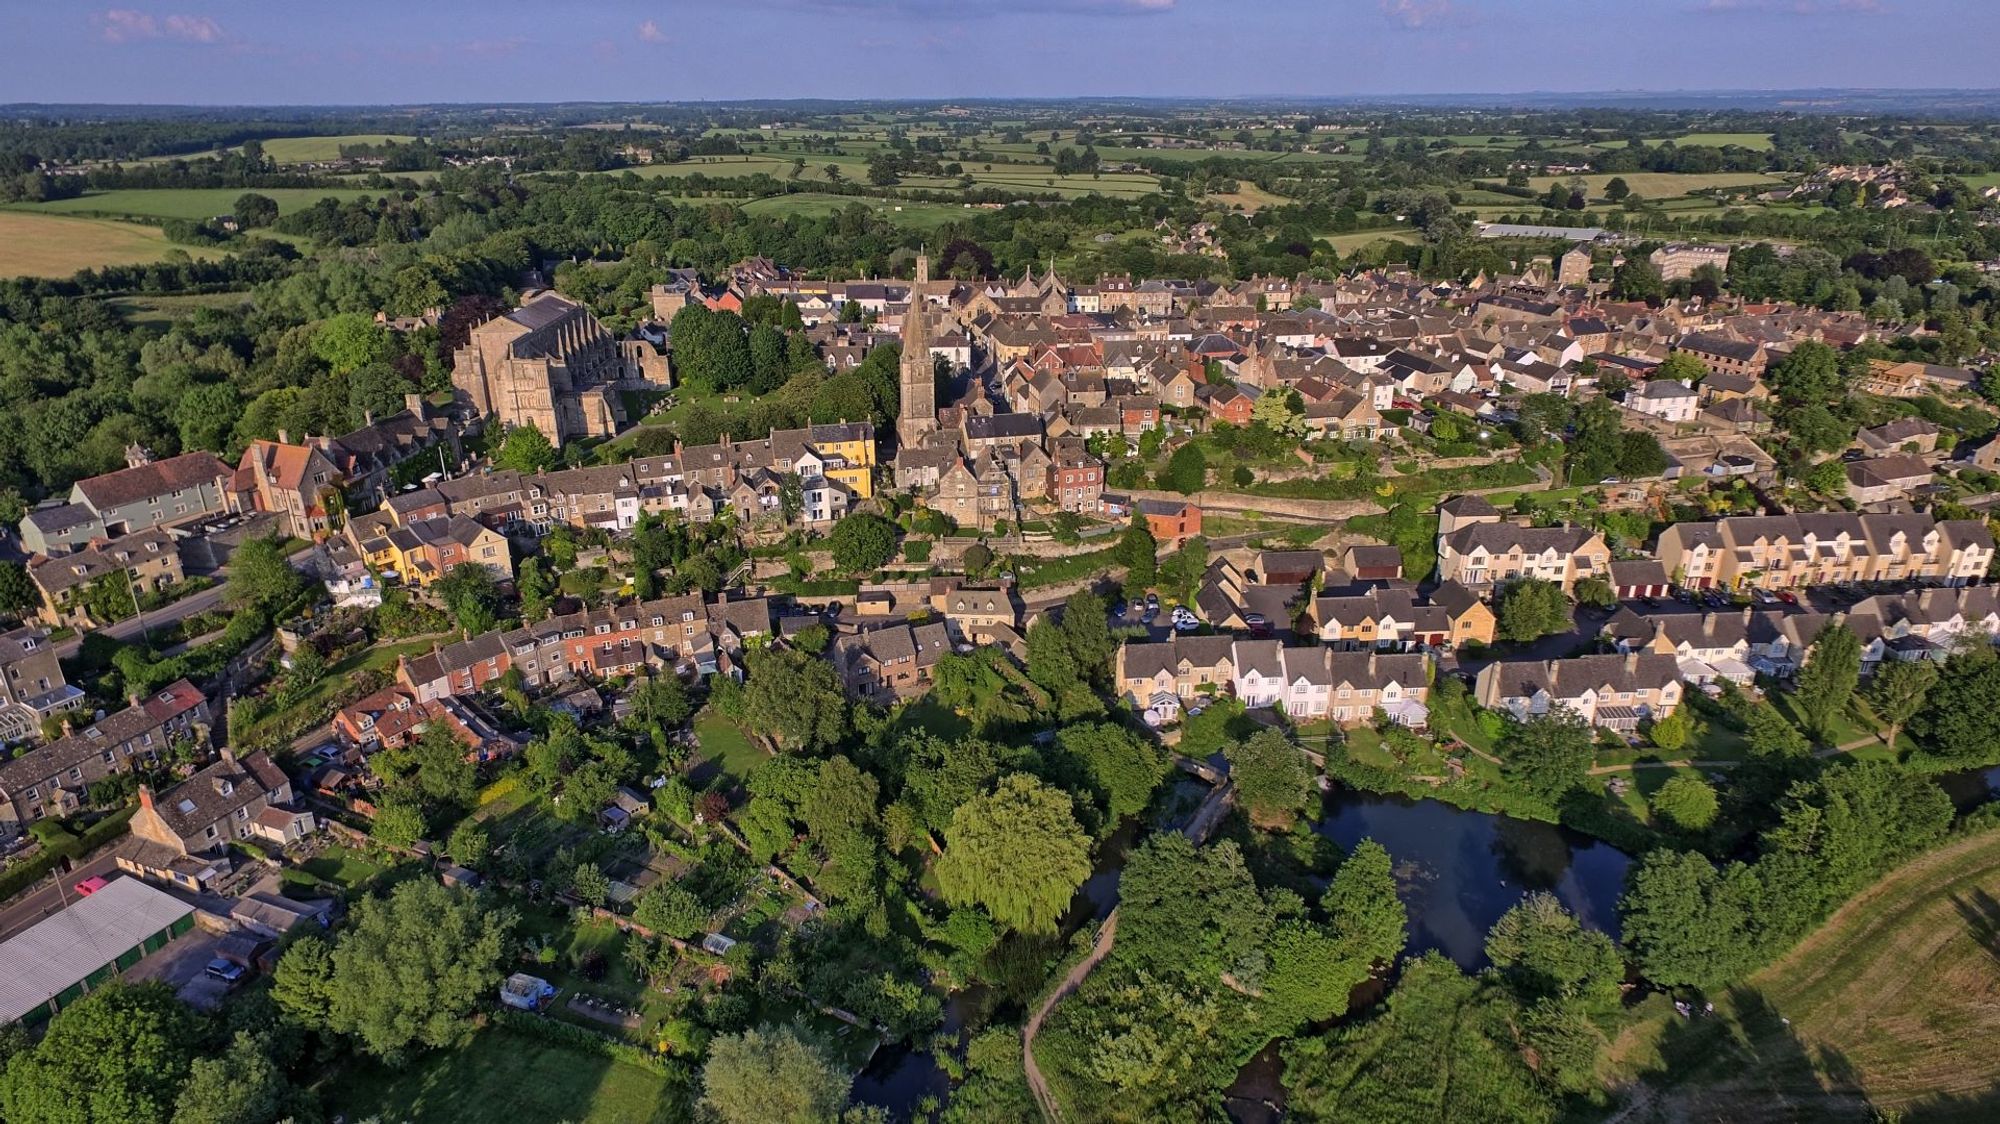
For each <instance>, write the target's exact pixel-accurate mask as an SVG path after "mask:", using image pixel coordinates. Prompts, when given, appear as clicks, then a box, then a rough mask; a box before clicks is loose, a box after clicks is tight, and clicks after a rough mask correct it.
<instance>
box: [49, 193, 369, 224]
mask: <svg viewBox="0 0 2000 1124" xmlns="http://www.w3.org/2000/svg"><path fill="white" fill-rule="evenodd" d="M243 194H244V192H243V189H241V188H234V187H157V188H155V187H134V188H121V189H119V190H116V191H90V192H85V193H84V194H82V195H79V196H77V197H76V198H74V199H55V200H51V201H50V202H47V203H18V204H15V205H14V209H16V210H21V211H31V212H34V213H36V214H42V215H100V216H106V217H110V218H123V217H128V216H129V217H133V218H150V219H212V218H214V217H215V216H217V215H226V214H228V213H229V212H230V211H231V210H232V209H233V208H234V207H235V206H236V200H237V199H238V198H239V197H240V196H242V195H243ZM257 194H259V195H264V196H268V197H269V198H270V199H271V200H272V201H273V202H275V203H276V204H277V205H278V211H279V213H281V214H283V213H289V212H291V211H296V210H299V209H300V208H302V207H310V206H312V205H313V204H314V203H317V202H319V201H320V200H321V199H324V198H326V197H327V196H329V195H331V196H333V197H334V198H336V199H340V200H348V199H359V198H360V197H362V196H363V195H370V194H374V193H372V192H367V191H357V190H353V189H336V188H324V187H271V188H264V189H261V190H259V191H258V192H257Z"/></svg>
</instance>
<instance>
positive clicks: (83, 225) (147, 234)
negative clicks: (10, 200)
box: [0, 211, 212, 277]
mask: <svg viewBox="0 0 2000 1124" xmlns="http://www.w3.org/2000/svg"><path fill="white" fill-rule="evenodd" d="M188 249H189V248H188V247H182V246H175V245H174V244H173V243H171V242H168V241H167V239H166V236H165V235H163V234H161V233H160V228H159V227H157V226H138V225H134V224H132V223H123V222H110V221H106V220H103V219H94V218H77V217H67V216H58V215H36V214H24V213H21V212H19V211H0V277H68V276H69V275H70V274H72V273H75V272H76V271H77V270H80V269H92V268H96V267H99V266H107V265H144V264H147V263H148V262H156V261H159V260H160V259H161V258H164V257H166V256H167V253H168V252H169V251H171V250H188ZM189 252H191V253H194V254H196V255H197V256H212V251H203V250H189Z"/></svg>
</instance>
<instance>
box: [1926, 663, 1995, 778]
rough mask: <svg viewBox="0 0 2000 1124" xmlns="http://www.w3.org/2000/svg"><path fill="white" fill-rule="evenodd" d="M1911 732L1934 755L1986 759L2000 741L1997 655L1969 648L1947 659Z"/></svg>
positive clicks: (1927, 695)
mask: <svg viewBox="0 0 2000 1124" xmlns="http://www.w3.org/2000/svg"><path fill="white" fill-rule="evenodd" d="M1910 732H1911V733H1912V734H1914V735H1915V736H1916V738H1917V740H1918V741H1920V742H1922V743H1923V746H1924V748H1925V749H1926V750H1928V751H1929V752H1931V753H1933V754H1935V755H1937V756H1939V757H1945V758H1961V759H1976V760H1981V761H1984V760H1988V759H1990V757H1991V755H1992V753H1993V747H1994V746H1996V745H2000V659H1996V658H1995V657H1994V655H1993V653H1991V652H1988V651H1982V650H1980V649H1977V648H1974V649H1971V650H1969V651H1966V652H1961V653H1959V654H1956V655H1954V656H1952V657H1951V658H1950V659H1949V660H1946V661H1945V665H1944V670H1943V671H1942V672H1941V673H1940V674H1939V675H1938V681H1937V682H1936V683H1935V684H1933V685H1932V686H1931V688H1930V690H1929V692H1928V693H1927V694H1926V696H1925V702H1924V707H1923V709H1922V710H1920V711H1919V712H1918V713H1917V715H1916V717H1915V718H1914V719H1912V720H1911V722H1910Z"/></svg>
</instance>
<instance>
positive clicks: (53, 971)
mask: <svg viewBox="0 0 2000 1124" xmlns="http://www.w3.org/2000/svg"><path fill="white" fill-rule="evenodd" d="M193 925H194V907H193V906H191V905H189V904H187V903H186V902H184V901H182V900H180V899H179V898H176V897H174V896H173V895H172V894H168V893H165V892H162V891H160V890H156V889H154V888H153V887H151V886H148V885H146V884H145V883H144V882H141V881H139V880H138V879H137V878H114V879H112V880H111V883H110V884H109V885H107V886H105V887H104V888H103V889H101V890H99V891H97V892H96V893H94V894H92V895H90V896H89V897H87V898H84V899H82V900H80V901H78V902H77V903H76V904H75V905H72V906H70V907H69V908H68V909H65V910H63V911H62V912H60V913H57V914H55V915H54V916H52V917H49V918H47V919H45V920H43V921H40V922H37V923H36V924H35V925H34V926H33V927H31V928H29V929H26V930H24V931H23V932H21V933H19V934H17V935H16V936H14V937H12V938H11V939H9V940H8V941H7V942H6V943H4V944H0V1026H4V1025H7V1024H9V1023H14V1022H19V1021H24V1020H25V1021H30V1022H34V1021H40V1020H41V1019H44V1018H47V1017H48V1016H50V1015H52V1014H54V1013H55V1012H56V1011H59V1010H61V1009H62V1008H63V1007H65V1006H67V1005H69V1004H70V1003H73V1002H75V1001H76V1000H77V999H79V998H81V997H82V996H83V995H84V993H86V992H88V991H90V990H91V989H93V988H96V987H101V986H103V985H104V984H105V983H107V982H109V981H110V980H112V979H114V978H116V977H117V975H118V974H119V973H120V972H123V971H124V970H125V969H127V968H130V967H131V966H132V965H134V964H137V963H138V962H139V961H140V960H141V959H143V958H144V957H145V956H146V955H147V954H148V953H151V952H156V951H158V950H159V949H160V948H161V947H162V946H164V945H165V944H166V943H167V942H168V941H170V940H172V939H173V938H174V937H177V936H179V935H180V934H182V933H185V932H187V931H188V929H189V928H190V927H192V926H193Z"/></svg>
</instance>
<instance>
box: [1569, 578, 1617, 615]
mask: <svg viewBox="0 0 2000 1124" xmlns="http://www.w3.org/2000/svg"><path fill="white" fill-rule="evenodd" d="M1576 600H1577V603H1578V604H1580V605H1595V606H1597V607H1598V608H1600V609H1615V608H1617V607H1618V591H1617V590H1615V589H1612V588H1611V583H1610V582H1607V581H1605V580H1604V579H1603V578H1578V579H1577V580H1576Z"/></svg>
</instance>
